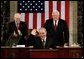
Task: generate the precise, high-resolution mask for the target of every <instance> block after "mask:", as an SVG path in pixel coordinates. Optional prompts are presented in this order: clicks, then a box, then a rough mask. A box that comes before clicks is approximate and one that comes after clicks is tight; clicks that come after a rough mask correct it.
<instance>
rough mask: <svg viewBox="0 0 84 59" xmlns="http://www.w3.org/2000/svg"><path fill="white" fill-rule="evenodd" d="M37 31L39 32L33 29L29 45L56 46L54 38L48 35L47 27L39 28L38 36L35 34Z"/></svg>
mask: <svg viewBox="0 0 84 59" xmlns="http://www.w3.org/2000/svg"><path fill="white" fill-rule="evenodd" d="M36 33H37V30H36V29H33V30H32V32H31V34H30V36H29V39H28V41H27V42H28V44H27V45H28V46H33V47H34V48H36V49H42V48H45V49H49V48H54V44H53V39H52V38H50V37H47V31H46V29H45V28H43V27H42V28H40V29H39V34H38V36H35V35H36Z"/></svg>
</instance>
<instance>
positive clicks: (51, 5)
mask: <svg viewBox="0 0 84 59" xmlns="http://www.w3.org/2000/svg"><path fill="white" fill-rule="evenodd" d="M52 7H53V2H52V1H50V2H49V12H48V13H49V18H52V10H53V8H52Z"/></svg>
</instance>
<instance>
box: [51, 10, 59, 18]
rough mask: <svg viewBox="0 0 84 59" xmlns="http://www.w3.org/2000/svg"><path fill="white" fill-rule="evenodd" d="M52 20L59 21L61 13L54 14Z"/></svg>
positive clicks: (55, 12)
mask: <svg viewBox="0 0 84 59" xmlns="http://www.w3.org/2000/svg"><path fill="white" fill-rule="evenodd" d="M52 18H53V20H58V19H59V12H58V11H54V12H52Z"/></svg>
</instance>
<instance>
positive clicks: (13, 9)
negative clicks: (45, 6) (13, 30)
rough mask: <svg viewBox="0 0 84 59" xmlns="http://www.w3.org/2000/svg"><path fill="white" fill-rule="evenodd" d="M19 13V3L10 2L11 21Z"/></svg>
mask: <svg viewBox="0 0 84 59" xmlns="http://www.w3.org/2000/svg"><path fill="white" fill-rule="evenodd" d="M16 12H17V1H10V21H13V16H14V14H15V13H16Z"/></svg>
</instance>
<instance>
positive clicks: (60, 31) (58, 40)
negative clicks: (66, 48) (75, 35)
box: [44, 19, 69, 46]
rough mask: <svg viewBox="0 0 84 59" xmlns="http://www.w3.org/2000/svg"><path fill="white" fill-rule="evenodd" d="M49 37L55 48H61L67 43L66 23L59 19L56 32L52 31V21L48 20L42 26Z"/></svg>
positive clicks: (67, 31)
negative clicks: (51, 38)
mask: <svg viewBox="0 0 84 59" xmlns="http://www.w3.org/2000/svg"><path fill="white" fill-rule="evenodd" d="M44 27H45V28H46V30H47V34H48V36H49V37H53V39H54V43H55V45H56V46H62V45H64V43H68V42H69V30H68V26H67V24H66V22H65V21H64V20H62V19H59V22H58V26H57V29H56V31H55V30H54V24H53V19H49V20H47V21H46V23H45V24H44Z"/></svg>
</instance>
